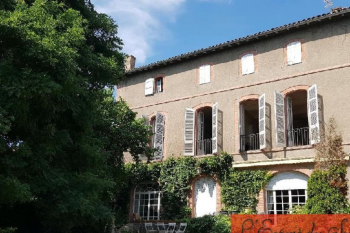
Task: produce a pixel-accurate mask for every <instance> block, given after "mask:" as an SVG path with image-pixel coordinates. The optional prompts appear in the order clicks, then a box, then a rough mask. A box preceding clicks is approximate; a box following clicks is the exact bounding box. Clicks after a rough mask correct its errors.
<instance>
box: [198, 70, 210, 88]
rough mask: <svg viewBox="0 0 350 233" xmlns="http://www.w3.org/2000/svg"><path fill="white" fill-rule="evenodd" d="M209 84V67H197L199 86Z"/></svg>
mask: <svg viewBox="0 0 350 233" xmlns="http://www.w3.org/2000/svg"><path fill="white" fill-rule="evenodd" d="M205 83H210V65H203V66H201V67H199V84H205Z"/></svg>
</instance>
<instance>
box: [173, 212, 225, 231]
mask: <svg viewBox="0 0 350 233" xmlns="http://www.w3.org/2000/svg"><path fill="white" fill-rule="evenodd" d="M180 221H181V222H186V223H187V229H186V232H187V233H198V232H200V233H230V232H231V221H230V217H228V216H224V215H218V216H214V215H205V216H203V217H199V218H192V219H183V220H180Z"/></svg>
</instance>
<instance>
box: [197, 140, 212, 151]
mask: <svg viewBox="0 0 350 233" xmlns="http://www.w3.org/2000/svg"><path fill="white" fill-rule="evenodd" d="M212 153H213V152H212V140H211V138H209V139H203V140H197V153H196V155H207V154H212Z"/></svg>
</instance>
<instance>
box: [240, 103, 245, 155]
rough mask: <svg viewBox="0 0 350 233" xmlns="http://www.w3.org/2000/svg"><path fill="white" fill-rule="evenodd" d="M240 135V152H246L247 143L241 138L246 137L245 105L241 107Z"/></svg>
mask: <svg viewBox="0 0 350 233" xmlns="http://www.w3.org/2000/svg"><path fill="white" fill-rule="evenodd" d="M239 133H240V135H239V142H240V150H241V151H245V141H244V140H242V137H241V136H244V135H245V114H244V106H243V104H240V105H239ZM243 138H244V137H243Z"/></svg>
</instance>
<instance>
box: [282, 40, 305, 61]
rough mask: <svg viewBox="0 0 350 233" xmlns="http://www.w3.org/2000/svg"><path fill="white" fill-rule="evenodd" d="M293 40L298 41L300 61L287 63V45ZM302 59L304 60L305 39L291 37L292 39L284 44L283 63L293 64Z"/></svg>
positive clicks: (293, 41)
mask: <svg viewBox="0 0 350 233" xmlns="http://www.w3.org/2000/svg"><path fill="white" fill-rule="evenodd" d="M295 42H300V53H301V55H300V62H293V63H289V62H288V46H289V45H290V44H292V43H295ZM304 61H305V41H304V39H292V40H289V41H287V42H286V43H285V44H284V63H285V65H287V66H293V65H297V64H301V63H303V62H304Z"/></svg>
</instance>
